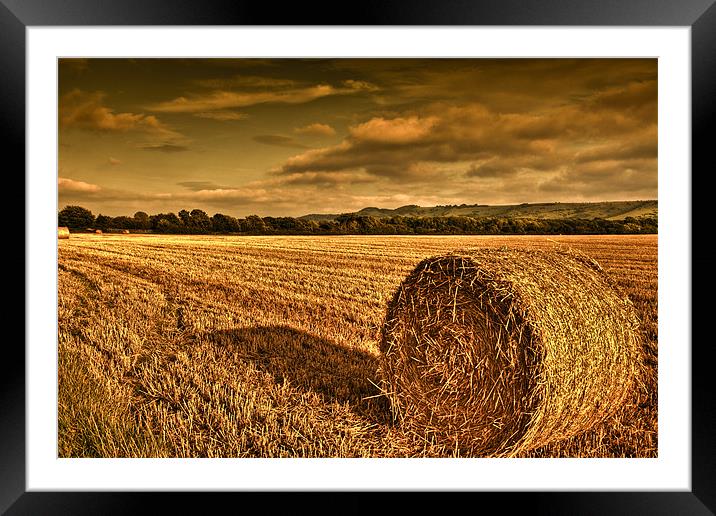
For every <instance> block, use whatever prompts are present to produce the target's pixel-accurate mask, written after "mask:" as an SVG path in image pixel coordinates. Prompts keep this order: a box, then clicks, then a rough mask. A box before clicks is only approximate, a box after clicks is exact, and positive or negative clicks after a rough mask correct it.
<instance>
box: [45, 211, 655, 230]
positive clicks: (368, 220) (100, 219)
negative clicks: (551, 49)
mask: <svg viewBox="0 0 716 516" xmlns="http://www.w3.org/2000/svg"><path fill="white" fill-rule="evenodd" d="M57 222H58V225H59V226H66V227H68V228H70V230H74V231H84V230H87V229H90V228H91V229H101V230H103V231H114V230H117V231H121V230H125V229H127V230H135V231H142V232H151V233H165V234H192V235H196V234H245V235H558V234H561V235H589V234H655V233H657V218H656V217H638V218H635V217H626V218H624V219H622V220H606V219H600V218H593V219H580V218H569V219H531V218H501V217H465V216H448V217H403V216H394V217H385V218H380V217H371V216H358V215H354V214H345V215H339V216H338V217H337V218H336V219H335V220H326V221H316V220H307V219H301V218H295V217H259V216H258V215H249V216H248V217H246V218H236V217H232V216H231V215H224V214H223V213H216V214H214V215H212V216H211V217H210V216H209V215H208V214H207V213H206V212H205V211H203V210H199V209H194V210H191V211H188V210H181V211H179V213H177V214H175V213H158V214H155V215H149V214H147V213H145V212H143V211H138V212H136V213H135V214H134V215H133V216H132V217H128V216H119V217H110V216H107V215H102V214H99V215H97V216H96V217H95V216H94V215H93V214H92V212H91V211H90V210H88V209H86V208H83V207H81V206H66V207H65V208H63V209H62V210H61V211H60V212H59V213H58V217H57Z"/></svg>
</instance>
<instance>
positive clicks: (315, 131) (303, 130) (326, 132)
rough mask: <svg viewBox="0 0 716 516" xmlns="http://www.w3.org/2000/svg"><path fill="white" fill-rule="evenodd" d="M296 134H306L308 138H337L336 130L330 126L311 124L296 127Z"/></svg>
mask: <svg viewBox="0 0 716 516" xmlns="http://www.w3.org/2000/svg"><path fill="white" fill-rule="evenodd" d="M293 132H294V133H296V134H305V135H308V136H325V137H328V136H335V134H336V130H335V129H333V127H331V126H330V125H328V124H319V123H315V124H309V125H305V126H303V127H296V128H295V129H294V130H293Z"/></svg>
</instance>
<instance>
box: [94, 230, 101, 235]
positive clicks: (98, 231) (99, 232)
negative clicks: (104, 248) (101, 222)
mask: <svg viewBox="0 0 716 516" xmlns="http://www.w3.org/2000/svg"><path fill="white" fill-rule="evenodd" d="M94 232H95V234H96V235H101V234H102V230H101V229H95V230H94Z"/></svg>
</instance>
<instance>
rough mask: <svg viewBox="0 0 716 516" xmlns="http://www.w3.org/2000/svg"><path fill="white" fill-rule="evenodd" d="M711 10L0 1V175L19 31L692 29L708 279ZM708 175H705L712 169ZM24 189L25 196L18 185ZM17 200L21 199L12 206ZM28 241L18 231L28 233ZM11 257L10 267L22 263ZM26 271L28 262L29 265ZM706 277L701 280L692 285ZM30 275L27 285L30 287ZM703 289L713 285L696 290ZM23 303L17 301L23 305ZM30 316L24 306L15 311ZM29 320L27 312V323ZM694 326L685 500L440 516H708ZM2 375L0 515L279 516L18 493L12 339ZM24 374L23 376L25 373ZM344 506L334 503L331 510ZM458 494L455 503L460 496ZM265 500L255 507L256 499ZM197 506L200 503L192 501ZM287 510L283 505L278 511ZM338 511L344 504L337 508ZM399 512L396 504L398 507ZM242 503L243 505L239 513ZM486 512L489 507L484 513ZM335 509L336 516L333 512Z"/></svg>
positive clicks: (709, 456)
mask: <svg viewBox="0 0 716 516" xmlns="http://www.w3.org/2000/svg"><path fill="white" fill-rule="evenodd" d="M714 1H715V0H628V1H627V0H621V1H619V0H602V1H598V2H597V1H594V0H591V1H590V0H551V1H547V0H498V1H468V0H443V1H440V2H437V1H435V2H427V1H424V0H420V1H418V0H414V1H412V2H401V1H396V0H382V1H379V0H367V1H366V0H364V1H362V2H360V3H357V4H355V5H354V6H353V7H352V8H350V6H347V5H344V4H340V3H335V2H334V3H331V4H323V3H321V2H318V3H316V2H313V3H302V2H301V3H293V4H289V3H287V4H286V5H285V6H284V5H281V7H280V8H277V6H276V5H273V4H267V3H257V2H251V3H249V2H242V1H240V0H238V1H236V0H235V1H229V0H203V1H202V2H197V1H195V0H141V1H140V0H123V1H111V0H55V1H53V2H48V1H43V0H0V70H2V74H3V77H2V79H1V80H0V105H2V108H1V110H0V113H1V115H2V116H1V117H0V124H2V134H3V135H4V138H3V139H2V141H1V142H0V145H2V147H3V157H4V162H5V163H9V164H10V166H9V168H8V169H6V170H11V169H14V170H25V107H26V97H25V65H26V63H25V59H26V53H25V51H26V45H25V30H26V28H27V27H31V26H82V25H97V26H108V25H134V26H139V25H158V26H159V25H176V26H187V25H206V26H213V25H271V26H277V25H338V26H340V25H443V26H460V25H463V26H464V25H513V26H515V25H541V26H610V25H614V26H686V27H690V28H691V73H692V77H691V80H692V113H691V115H692V135H691V136H692V170H691V171H678V172H675V173H681V174H686V173H690V174H691V185H692V214H691V215H692V228H691V229H692V238H691V242H692V247H691V264H692V268H691V275H692V277H698V278H709V277H710V276H711V275H710V274H709V272H708V271H706V270H705V266H706V263H707V261H706V260H707V259H706V256H707V255H706V254H705V253H704V252H700V251H705V246H707V245H708V240H707V239H698V238H696V236H697V235H702V234H703V235H708V233H702V230H705V229H706V228H705V227H704V226H705V225H706V221H707V220H708V218H707V215H706V213H703V212H701V213H700V212H699V210H704V207H705V206H708V201H707V200H706V199H705V198H700V196H705V195H707V192H708V189H707V188H701V189H699V188H695V187H694V186H695V183H696V182H697V181H696V180H697V178H703V177H707V174H708V173H709V172H711V171H712V168H713V157H712V156H713V151H712V150H711V148H712V147H713V144H712V142H711V139H710V138H709V131H708V128H709V127H710V126H712V125H713V124H714V122H716V117H715V116H714V114H715V112H716V6H715V5H714ZM707 166H709V168H708V169H707ZM20 189H22V191H23V192H25V193H26V191H25V183H24V180H23V181H22V182H21V183H20ZM17 197H18V198H20V197H22V198H24V195H23V196H17ZM23 234H25V233H24V231H23ZM24 253H25V251H24V246H23V251H22V253H19V252H14V255H13V257H12V261H13V262H18V261H19V260H20V258H21V257H22V258H23V260H24V259H25V258H26V257H25V254H24ZM25 263H26V262H25ZM699 272H703V274H699ZM27 274H28V272H27V270H26V276H25V277H26V281H27ZM699 283H700V285H701V289H704V290H706V289H708V286H709V285H708V283H709V280H708V279H703V280H702V279H700V280H699ZM691 292H692V299H691V306H692V311H691V319H692V321H694V322H696V321H703V320H708V315H707V313H706V309H707V307H709V306H710V303H701V304H700V303H699V302H698V298H697V291H696V290H695V289H693V288H692V289H691ZM24 298H25V294H23V299H24ZM16 305H17V306H18V307H20V306H22V307H23V309H25V310H31V309H32V307H25V304H24V303H17V304H16ZM25 313H26V312H25ZM695 329H696V328H695V327H694V326H693V325H692V328H691V331H692V342H684V343H683V345H684V346H691V357H692V407H691V414H692V421H691V425H692V455H691V481H692V489H691V491H689V492H659V491H645V492H627V491H618V492H523V493H516V492H493V493H485V492H479V493H467V494H464V495H460V496H457V498H452V499H451V500H450V504H449V505H447V506H445V509H446V510H451V509H450V507H451V506H454V507H458V506H459V504H462V503H465V502H464V501H463V500H462V496H465V495H468V496H470V497H471V498H474V497H478V498H477V500H474V499H472V500H471V501H469V502H468V503H470V504H474V503H475V501H478V502H479V503H480V505H482V506H483V507H490V506H492V505H493V504H491V503H490V502H496V503H499V504H500V507H501V509H500V511H501V512H502V511H503V510H509V511H515V512H532V513H547V514H715V513H716V452H715V445H714V441H715V439H714V436H716V416H714V414H716V407H715V406H714V402H713V397H712V393H713V382H712V381H711V378H712V376H713V373H712V371H711V369H712V365H711V361H710V360H709V355H710V348H711V347H712V344H711V342H710V341H709V339H698V338H697V335H698V333H697V332H695V331H694V330H695ZM5 348H6V349H5V353H4V354H5V367H4V368H3V374H2V375H0V385H1V390H0V421H1V422H0V435H1V439H0V512H3V513H6V514H9V515H18V514H55V513H57V514H125V513H135V512H143V511H149V510H153V509H152V505H153V503H154V502H156V503H158V504H159V505H160V506H161V510H162V512H169V511H172V512H174V511H178V512H180V513H185V512H193V510H194V509H193V507H194V504H196V503H199V504H201V505H200V506H201V508H202V512H206V510H207V509H208V508H209V507H210V504H211V505H214V504H217V505H223V504H228V505H226V507H229V508H230V510H232V511H233V510H240V507H244V508H247V507H250V504H251V502H259V503H271V504H273V505H271V507H272V512H273V511H274V510H279V508H280V505H275V504H277V503H279V502H281V500H282V497H277V496H276V493H245V492H242V493H194V495H196V496H192V497H189V496H188V495H189V493H176V492H172V493H167V492H164V493H148V492H140V493H137V492H133V493H129V492H126V493H118V492H84V493H83V492H34V491H33V492H26V483H25V478H26V476H25V467H26V463H25V430H26V429H25V388H26V384H25V367H24V364H25V352H24V349H23V348H22V347H21V346H20V344H19V342H18V340H17V339H14V340H13V339H7V340H6V346H5ZM21 364H22V366H21ZM424 494H425V493H412V495H411V496H410V497H405V498H410V500H406V501H412V502H417V503H424V502H423V498H424V496H423V495H424ZM335 495H341V500H340V501H334V500H332V497H333V496H335ZM456 495H457V494H454V495H451V496H453V497H454V496H456ZM257 497H260V498H262V500H253V499H252V498H257ZM197 499H198V500H197ZM281 503H286V502H281ZM288 503H290V504H291V506H292V507H299V506H300V505H303V504H306V505H310V506H311V508H312V509H313V510H312V512H315V511H320V510H321V508H322V507H323V508H324V510H329V511H332V512H333V511H335V510H340V512H363V513H365V512H366V511H372V510H373V503H372V502H369V501H366V493H360V492H352V493H300V494H296V495H295V496H293V497H291V500H290V502H288ZM336 503H338V504H340V505H336ZM401 503H403V502H401ZM238 504H240V505H238ZM483 504H487V505H483ZM337 508H340V509H337Z"/></svg>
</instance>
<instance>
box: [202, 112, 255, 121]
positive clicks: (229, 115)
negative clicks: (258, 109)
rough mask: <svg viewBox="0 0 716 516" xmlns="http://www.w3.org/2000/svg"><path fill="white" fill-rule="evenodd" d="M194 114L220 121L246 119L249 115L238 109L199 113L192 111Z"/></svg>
mask: <svg viewBox="0 0 716 516" xmlns="http://www.w3.org/2000/svg"><path fill="white" fill-rule="evenodd" d="M194 116H197V117H199V118H208V119H210V120H220V121H222V122H228V121H235V120H246V119H247V118H248V117H249V115H247V114H246V113H239V112H238V111H202V112H200V113H194Z"/></svg>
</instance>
